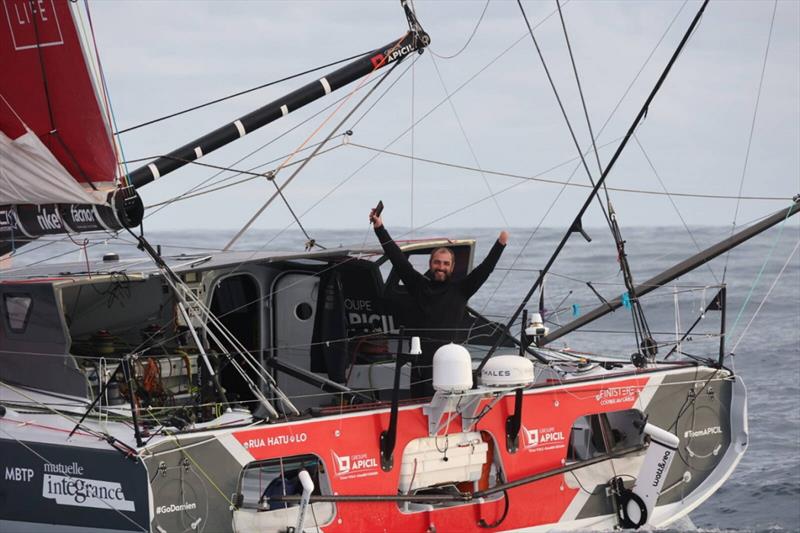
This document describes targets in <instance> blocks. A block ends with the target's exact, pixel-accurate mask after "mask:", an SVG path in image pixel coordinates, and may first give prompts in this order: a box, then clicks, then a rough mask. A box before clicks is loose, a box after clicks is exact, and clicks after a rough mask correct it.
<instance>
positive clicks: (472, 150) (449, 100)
mask: <svg viewBox="0 0 800 533" xmlns="http://www.w3.org/2000/svg"><path fill="white" fill-rule="evenodd" d="M487 5H488V2H487ZM431 62H432V63H433V68H434V69H435V70H436V75H437V76H438V78H439V83H441V84H442V89H443V90H444V94H445V98H446V99H447V103H448V104H450V110H451V111H452V112H453V116H454V117H455V119H456V122H457V123H458V129H459V130H460V131H461V136H462V137H464V141H465V142H466V143H467V148H469V153H470V154H471V155H472V160H473V161H474V162H475V166H476V167H477V168H478V171H479V172H480V175H481V178H483V183H484V185H486V189H487V190H488V191H489V196H490V197H491V198H492V200H493V201H494V205H495V207H497V212H498V213H499V214H500V218H501V219H503V224H505V227H509V226H510V224H509V223H508V220H507V219H506V216H505V214H504V213H503V208H502V207H500V203H499V202H498V201H497V196H496V195H495V194H494V191H493V190H492V187H491V185H489V180H487V179H486V174H484V173H483V170H482V169H481V164H480V162H479V161H478V155H477V154H476V153H475V148H473V147H472V143H471V142H470V140H469V137H468V136H467V131H466V130H465V129H464V123H463V122H461V116H460V115H459V114H458V111H456V106H455V104H454V103H453V99H452V98H450V93H449V91H448V90H447V85H445V83H444V78H443V77H442V72H441V71H440V70H439V65H437V64H436V59H434V57H433V55H431ZM411 155H412V156H413V155H414V154H413V153H412V154H411ZM412 161H413V160H412Z"/></svg>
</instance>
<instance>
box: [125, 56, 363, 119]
mask: <svg viewBox="0 0 800 533" xmlns="http://www.w3.org/2000/svg"><path fill="white" fill-rule="evenodd" d="M369 53H370V52H369V51H367V52H362V53H360V54H356V55H354V56H350V57H346V58H344V59H340V60H338V61H334V62H333V63H328V64H326V65H322V66H319V67H315V68H312V69H309V70H304V71H303V72H298V73H297V74H292V75H290V76H286V77H285V78H281V79H279V80H274V81H270V82H267V83H264V84H261V85H258V86H256V87H252V88H250V89H245V90H243V91H239V92H237V93H233V94H229V95H228V96H223V97H221V98H217V99H215V100H211V101H208V102H205V103H203V104H199V105H196V106H192V107H187V108H186V109H183V110H181V111H176V112H175V113H171V114H169V115H164V116H161V117H158V118H154V119H152V120H148V121H147V122H143V123H141V124H137V125H135V126H131V127H129V128H125V129H123V130H119V131H116V132H114V135H122V134H123V133H127V132H129V131H133V130H136V129H139V128H143V127H145V126H149V125H151V124H155V123H156V122H161V121H163V120H167V119H170V118H174V117H177V116H179V115H183V114H185V113H189V112H191V111H196V110H198V109H202V108H204V107H208V106H211V105H214V104H218V103H220V102H224V101H225V100H230V99H232V98H236V97H237V96H242V95H244V94H248V93H251V92H254V91H257V90H259V89H264V88H266V87H270V86H272V85H277V84H278V83H282V82H284V81H288V80H292V79H294V78H298V77H300V76H304V75H306V74H310V73H312V72H316V71H317V70H321V69H324V68H328V67H332V66H335V65H338V64H339V63H344V62H345V61H350V60H352V59H356V58H359V57H362V56H364V55H366V54H369Z"/></svg>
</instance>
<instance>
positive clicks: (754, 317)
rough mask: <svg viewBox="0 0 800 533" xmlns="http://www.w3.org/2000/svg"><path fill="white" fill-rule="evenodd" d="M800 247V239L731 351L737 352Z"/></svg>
mask: <svg viewBox="0 0 800 533" xmlns="http://www.w3.org/2000/svg"><path fill="white" fill-rule="evenodd" d="M798 248H800V241H797V244H795V245H794V248H793V249H792V253H790V254H789V257H787V258H786V262H785V263H784V264H783V266H782V267H781V270H780V272H778V275H777V276H776V277H775V281H773V282H772V285H770V287H769V290H768V291H767V294H765V295H764V298H763V299H762V300H761V303H760V304H758V307H757V308H756V310H755V312H754V313H753V316H752V318H750V321H749V322H748V323H747V325H746V326H745V327H744V329H743V330H742V333H741V335H739V338H738V339H737V340H736V344H734V345H733V348H731V353H732V354H733V353H736V347H737V346H739V343H740V342H742V339H743V338H744V336H745V334H746V333H747V330H748V329H750V325H751V324H752V323H753V321H754V320H755V319H756V316H758V313H759V311H761V308H762V307H764V304H765V303H766V301H767V298H769V295H770V294H772V290H773V289H774V288H775V286H776V285H777V284H778V280H780V279H781V276H782V275H783V272H784V271H785V270H786V267H788V266H789V263H790V262H791V260H792V258H793V257H794V255H795V254H796V253H797V249H798Z"/></svg>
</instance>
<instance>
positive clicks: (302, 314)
mask: <svg viewBox="0 0 800 533" xmlns="http://www.w3.org/2000/svg"><path fill="white" fill-rule="evenodd" d="M313 314H314V309H313V308H312V307H311V305H310V304H308V303H306V302H301V303H299V304H297V307H295V308H294V315H295V316H296V317H297V319H298V320H303V321H306V320H308V319H309V318H311V315H313Z"/></svg>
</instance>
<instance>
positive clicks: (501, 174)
mask: <svg viewBox="0 0 800 533" xmlns="http://www.w3.org/2000/svg"><path fill="white" fill-rule="evenodd" d="M620 139H622V137H621V136H620V137H617V138H616V139H612V140H611V141H609V142H607V143H605V144H602V145H600V147H601V148H603V147H606V146H610V145H612V144H614V143H616V142H617V141H619V140H620ZM347 145H348V146H353V147H355V148H362V149H364V150H369V151H372V152H380V153H381V154H385V155H390V156H393V157H402V158H406V159H411V158H412V157H413V159H414V160H415V161H419V162H422V163H430V164H432V165H439V166H443V167H449V168H456V169H459V170H466V171H469V172H483V173H484V174H489V175H493V176H499V177H504V178H515V179H519V180H527V181H538V182H541V183H549V184H551V185H564V184H566V185H568V186H570V187H580V188H583V189H591V188H592V186H591V185H588V184H586V183H575V182H571V181H563V180H556V179H550V178H541V177H539V176H542V175H544V174H547V173H549V172H551V171H553V170H555V169H558V168H560V167H563V166H565V165H568V164H569V163H572V162H574V161H576V160H577V159H578V158H577V157H573V158H571V159H568V160H566V161H564V162H563V163H559V164H557V165H554V166H552V167H550V168H548V169H547V170H543V171H541V172H539V173H538V174H534V175H532V176H524V175H522V174H514V173H512V172H503V171H499V170H487V169H485V168H483V169H480V168H477V167H471V166H467V165H462V164H460V163H451V162H448V161H442V160H437V159H430V158H425V157H420V156H416V157H414V156H411V155H408V154H403V153H400V152H393V151H391V150H384V149H381V148H376V147H374V146H368V145H365V144H360V143H357V142H353V141H349V142H348V143H347ZM608 190H609V191H616V192H623V193H631V194H645V195H651V196H677V197H682V198H703V199H711V200H758V201H779V202H786V201H787V200H791V197H790V196H732V195H724V194H703V193H681V192H663V191H655V190H651V189H632V188H628V187H608Z"/></svg>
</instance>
